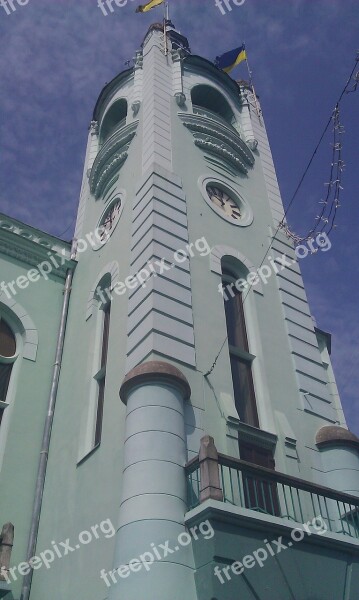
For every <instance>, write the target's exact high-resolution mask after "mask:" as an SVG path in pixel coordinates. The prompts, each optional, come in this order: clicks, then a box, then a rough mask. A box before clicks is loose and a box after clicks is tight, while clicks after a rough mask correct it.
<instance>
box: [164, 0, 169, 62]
mask: <svg viewBox="0 0 359 600" xmlns="http://www.w3.org/2000/svg"><path fill="white" fill-rule="evenodd" d="M168 20H169V7H168V2H165V13H164V16H163V35H164V42H165V56H167V55H168V40H167V21H168Z"/></svg>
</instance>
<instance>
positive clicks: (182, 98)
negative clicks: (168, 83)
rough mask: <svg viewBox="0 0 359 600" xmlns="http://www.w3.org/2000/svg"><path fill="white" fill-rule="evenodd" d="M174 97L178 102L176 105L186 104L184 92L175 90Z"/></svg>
mask: <svg viewBox="0 0 359 600" xmlns="http://www.w3.org/2000/svg"><path fill="white" fill-rule="evenodd" d="M175 98H176V102H177V104H178V106H180V107H183V106H185V104H186V94H184V93H183V92H176V93H175Z"/></svg>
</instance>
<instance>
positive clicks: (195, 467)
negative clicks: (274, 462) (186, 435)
mask: <svg viewBox="0 0 359 600" xmlns="http://www.w3.org/2000/svg"><path fill="white" fill-rule="evenodd" d="M185 470H186V475H187V484H188V512H187V513H186V514H185V524H186V527H187V529H188V531H192V532H196V528H197V530H198V528H199V529H200V528H201V524H202V525H203V523H205V524H206V527H207V528H209V525H210V526H211V528H212V532H213V536H212V538H211V539H207V540H201V539H197V540H196V541H195V542H194V543H193V544H192V548H193V556H194V564H195V582H196V591H197V598H198V600H208V599H209V598H211V599H212V600H234V599H239V598H241V600H253V599H254V598H256V600H289V599H291V600H324V599H325V600H341V599H344V598H345V600H357V598H358V589H359V540H358V537H359V518H358V515H359V498H356V497H355V496H351V495H349V494H344V493H340V492H336V491H335V490H332V489H329V488H326V487H323V486H320V485H316V484H312V483H309V482H307V481H304V480H301V479H297V478H296V477H291V476H289V475H285V474H283V473H278V472H275V471H272V470H270V469H267V468H264V467H259V466H256V465H254V464H252V463H249V462H246V461H244V460H239V459H236V458H232V457H230V456H226V455H224V454H219V453H217V450H216V448H215V445H214V441H213V438H210V437H209V436H205V437H204V438H202V440H201V448H200V453H199V455H198V456H196V457H195V458H193V459H192V460H191V461H190V462H189V463H188V464H187V465H186V467H185Z"/></svg>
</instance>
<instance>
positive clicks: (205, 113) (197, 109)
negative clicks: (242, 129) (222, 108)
mask: <svg viewBox="0 0 359 600" xmlns="http://www.w3.org/2000/svg"><path fill="white" fill-rule="evenodd" d="M193 114H194V115H200V116H201V117H205V118H206V119H211V120H212V121H216V122H217V123H220V124H221V125H225V126H226V127H230V128H231V130H232V131H234V132H235V133H236V134H237V135H240V134H239V132H238V131H237V129H236V128H235V127H233V125H232V124H231V123H229V122H228V121H227V120H226V119H224V118H223V117H221V116H220V115H218V114H217V113H215V112H213V111H212V110H209V109H208V108H202V106H197V105H196V104H194V105H193Z"/></svg>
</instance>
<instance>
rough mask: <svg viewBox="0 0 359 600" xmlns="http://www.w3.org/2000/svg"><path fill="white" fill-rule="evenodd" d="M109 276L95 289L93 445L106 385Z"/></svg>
mask: <svg viewBox="0 0 359 600" xmlns="http://www.w3.org/2000/svg"><path fill="white" fill-rule="evenodd" d="M110 282H111V277H110V276H108V277H104V278H103V280H102V281H101V283H100V285H99V286H98V287H97V290H96V297H97V300H98V311H99V312H98V317H99V321H100V323H99V325H100V344H99V346H98V351H99V354H98V357H97V367H98V369H97V370H96V373H95V374H94V379H95V380H96V382H97V408H96V422H95V436H94V445H95V446H97V445H98V444H99V443H100V442H101V435H102V421H103V410H104V401H105V385H106V367H107V353H108V341H109V335H110V318H111V292H110Z"/></svg>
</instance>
